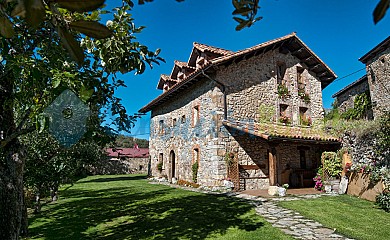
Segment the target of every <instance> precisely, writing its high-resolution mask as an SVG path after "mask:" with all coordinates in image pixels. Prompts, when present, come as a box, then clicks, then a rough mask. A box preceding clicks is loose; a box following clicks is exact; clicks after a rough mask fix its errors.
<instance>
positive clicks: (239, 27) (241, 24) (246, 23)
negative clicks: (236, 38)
mask: <svg viewBox="0 0 390 240" xmlns="http://www.w3.org/2000/svg"><path fill="white" fill-rule="evenodd" d="M248 24H249V21H243V22H242V23H240V24H238V25H237V26H236V31H241V30H242V29H243V28H244V27H246V26H248Z"/></svg>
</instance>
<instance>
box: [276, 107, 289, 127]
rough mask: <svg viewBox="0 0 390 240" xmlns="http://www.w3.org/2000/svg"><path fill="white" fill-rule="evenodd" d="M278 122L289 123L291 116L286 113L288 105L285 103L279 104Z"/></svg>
mask: <svg viewBox="0 0 390 240" xmlns="http://www.w3.org/2000/svg"><path fill="white" fill-rule="evenodd" d="M279 122H281V123H284V124H290V123H291V118H290V116H289V114H288V105H287V104H280V105H279Z"/></svg>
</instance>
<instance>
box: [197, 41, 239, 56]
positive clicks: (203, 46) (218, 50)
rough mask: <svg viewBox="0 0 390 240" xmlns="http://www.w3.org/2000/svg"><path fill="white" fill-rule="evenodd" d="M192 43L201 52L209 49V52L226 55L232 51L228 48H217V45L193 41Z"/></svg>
mask: <svg viewBox="0 0 390 240" xmlns="http://www.w3.org/2000/svg"><path fill="white" fill-rule="evenodd" d="M193 45H194V48H196V49H199V50H200V51H202V52H204V51H209V52H212V53H216V54H221V55H228V54H231V53H233V51H230V50H226V49H223V48H218V47H213V46H209V45H206V44H202V43H197V42H194V44H193Z"/></svg>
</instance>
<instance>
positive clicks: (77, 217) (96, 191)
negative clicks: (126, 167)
mask: <svg viewBox="0 0 390 240" xmlns="http://www.w3.org/2000/svg"><path fill="white" fill-rule="evenodd" d="M29 221H30V227H29V231H30V237H31V238H30V239H56V240H58V239H67V240H68V239H77V240H79V239H115V240H117V239H234V240H239V239H292V238H290V236H286V235H284V234H283V233H282V232H281V231H280V230H279V229H276V228H273V227H272V226H271V225H270V224H269V223H267V222H266V221H265V220H264V219H263V218H262V217H260V216H258V215H256V213H255V211H254V210H253V208H252V207H251V206H250V205H249V204H247V203H245V202H242V201H239V200H238V199H234V198H228V197H224V196H217V195H206V194H201V193H196V192H191V191H185V190H181V189H175V188H170V187H168V186H164V185H155V184H149V183H148V182H147V180H146V179H145V177H144V176H140V175H120V176H112V175H111V176H108V175H106V176H94V177H88V178H85V179H82V180H80V181H78V182H77V183H76V184H75V185H74V186H73V187H69V186H68V188H63V189H62V191H60V198H59V201H58V202H56V203H50V204H47V205H46V206H44V207H43V208H42V212H41V213H40V214H39V215H32V216H30V219H29Z"/></svg>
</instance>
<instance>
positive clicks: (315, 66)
mask: <svg viewBox="0 0 390 240" xmlns="http://www.w3.org/2000/svg"><path fill="white" fill-rule="evenodd" d="M319 67H321V64H320V63H318V64H316V65H314V66H310V67H309V69H310V71H312V70H313V69H316V68H319Z"/></svg>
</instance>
